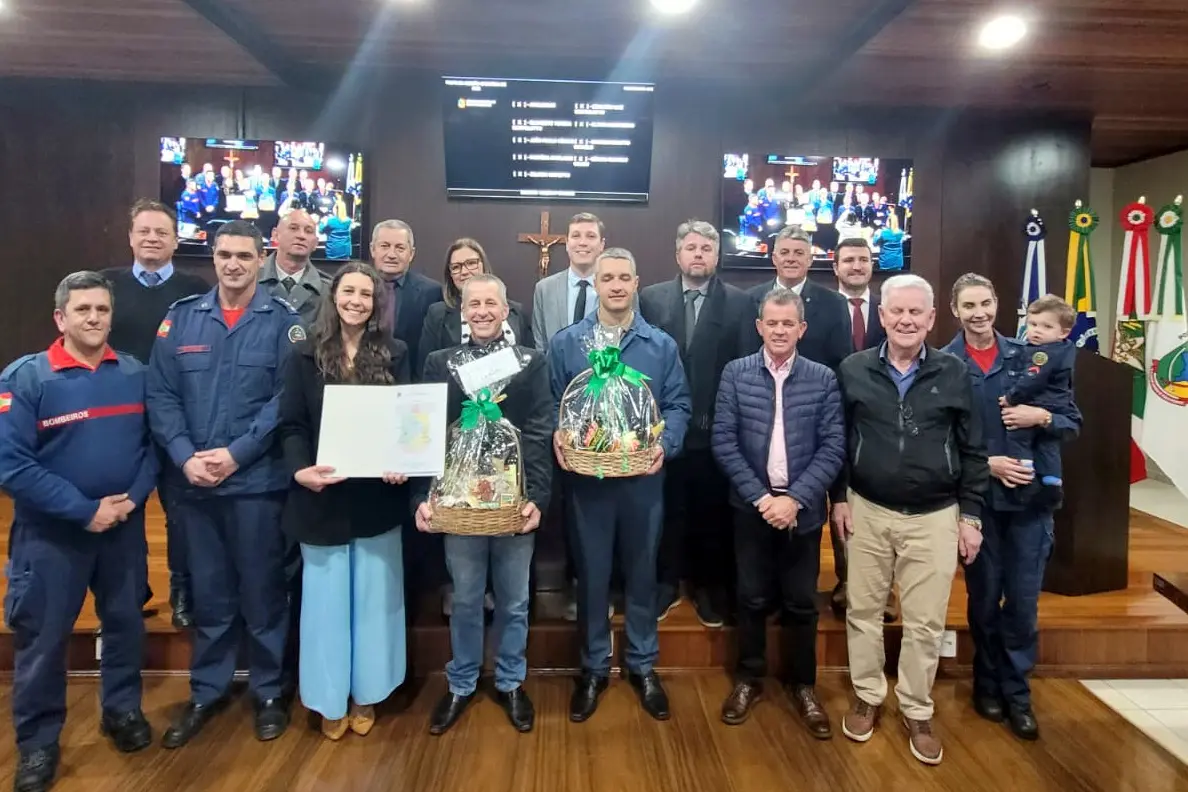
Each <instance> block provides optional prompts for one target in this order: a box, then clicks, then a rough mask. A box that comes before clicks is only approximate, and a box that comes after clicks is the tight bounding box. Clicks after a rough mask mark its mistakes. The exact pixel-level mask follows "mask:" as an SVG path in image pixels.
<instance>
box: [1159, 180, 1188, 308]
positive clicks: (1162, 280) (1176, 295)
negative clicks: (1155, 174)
mask: <svg viewBox="0 0 1188 792" xmlns="http://www.w3.org/2000/svg"><path fill="white" fill-rule="evenodd" d="M1183 202H1184V199H1183V196H1178V197H1177V198H1176V201H1175V203H1171V204H1168V205H1167V206H1165V207H1163V208H1162V209H1160V210H1159V212H1158V214H1156V216H1155V230H1156V231H1158V232H1159V236H1160V239H1159V265H1158V267H1157V269H1156V270H1155V313H1156V314H1158V315H1159V316H1161V317H1173V316H1183V315H1184V264H1183V247H1182V236H1183V232H1184V210H1183V206H1182V204H1183Z"/></svg>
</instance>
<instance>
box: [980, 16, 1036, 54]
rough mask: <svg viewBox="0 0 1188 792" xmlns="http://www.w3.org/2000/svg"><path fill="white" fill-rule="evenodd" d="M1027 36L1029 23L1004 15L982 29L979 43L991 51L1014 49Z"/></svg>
mask: <svg viewBox="0 0 1188 792" xmlns="http://www.w3.org/2000/svg"><path fill="white" fill-rule="evenodd" d="M1025 35H1027V23H1026V22H1024V21H1023V18H1022V17H1019V16H1016V15H1014V14H1004V15H1003V16H1000V17H995V18H994V19H991V20H990V21H989V22H987V23H986V24H985V25H984V26H983V27H982V32H981V33H979V34H978V43H979V44H980V45H982V46H983V47H984V48H986V49H989V50H1003V49H1007V48H1008V47H1013V46H1015V45H1016V44H1018V43H1019V42H1020V41H1022V40H1023V37H1024V36H1025Z"/></svg>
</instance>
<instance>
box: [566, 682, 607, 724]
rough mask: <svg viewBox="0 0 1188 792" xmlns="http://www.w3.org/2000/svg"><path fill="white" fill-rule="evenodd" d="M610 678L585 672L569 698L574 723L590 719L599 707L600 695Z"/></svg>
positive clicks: (570, 714) (570, 716)
mask: <svg viewBox="0 0 1188 792" xmlns="http://www.w3.org/2000/svg"><path fill="white" fill-rule="evenodd" d="M608 684H609V680H608V679H607V678H606V677H604V676H597V675H595V674H591V673H589V672H583V673H582V675H581V677H580V678H579V679H578V681H577V687H576V688H575V689H574V691H573V697H572V698H570V699H569V719H570V720H571V721H573V722H574V723H583V722H585V721H587V720H589V719H590V716H591V715H593V714H594V711H595V710H596V709H598V697H599V696H601V695H602V692H603V691H604V690H606V686H607V685H608Z"/></svg>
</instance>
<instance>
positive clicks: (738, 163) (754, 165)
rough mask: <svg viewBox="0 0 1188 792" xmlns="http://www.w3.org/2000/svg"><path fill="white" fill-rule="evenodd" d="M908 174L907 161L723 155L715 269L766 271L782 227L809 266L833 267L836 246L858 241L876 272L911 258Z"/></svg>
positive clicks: (911, 176)
mask: <svg viewBox="0 0 1188 792" xmlns="http://www.w3.org/2000/svg"><path fill="white" fill-rule="evenodd" d="M914 191H915V169H914V168H913V167H912V161H911V160H906V159H882V158H879V157H849V156H846V157H818V156H800V155H789V154H761V153H757V152H747V151H732V152H728V153H727V154H725V155H724V156H723V158H722V218H721V221H722V266H723V267H724V268H726V269H764V270H765V269H768V268H769V267H771V249H772V243H773V241H774V239H775V236H776V234H777V233H779V231H780V229H781V228H783V227H784V226H787V225H796V226H800V227H801V228H803V229H804V230H805V231H806V232H807V233H808V234H809V236H810V237H811V238H812V242H813V265H812V266H813V269H821V270H828V269H832V267H833V259H834V254H835V253H836V251H837V243H838V242H839V241H840V240H842V239H847V238H850V237H862V238H863V239H866V240H867V241H868V242H870V244H871V247H872V248H873V250H874V261H875V270H876V271H887V272H892V271H907V270H910V269H911V260H912V223H913V221H914V215H913V211H912V195H913V193H914Z"/></svg>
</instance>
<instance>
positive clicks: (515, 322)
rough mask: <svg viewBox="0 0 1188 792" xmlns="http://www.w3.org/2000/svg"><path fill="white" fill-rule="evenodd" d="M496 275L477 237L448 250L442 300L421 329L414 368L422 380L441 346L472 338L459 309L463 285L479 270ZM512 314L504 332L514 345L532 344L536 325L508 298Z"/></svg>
mask: <svg viewBox="0 0 1188 792" xmlns="http://www.w3.org/2000/svg"><path fill="white" fill-rule="evenodd" d="M480 272H481V273H484V274H492V273H491V263H490V262H489V261H488V260H487V253H486V251H484V250H483V246H482V245H480V244H479V243H478V242H477V241H476V240H474V239H469V238H467V237H463V238H462V239H458V240H455V241H454V243H453V244H452V245H450V246H449V247H448V248H447V249H446V261H445V269H444V270H443V271H442V277H441V283H442V286H441V299H442V301H441V302H439V303H434V304H433V305H431V306H429V310H428V312H426V314H425V324H424V326H423V327H422V329H421V343H420V346H419V347H418V348H417V361H416V368H415V369H414V371H416V372H417V375H418V379H419V378H420V375H421V374H423V373H424V371H425V360H426V359H428V357H429V355H430V354H431V353H433V352H436V351H437V350H439V349H450V348H452V347H456V346H458V345H459V344H465V343H466V342H467V341H469V340H470V332H469V330H468V329H467V327H466V324H465V323H464V322H463V321H462V311H461V309H460V308H459V301H460V296H461V294H462V284H463V283H466V281H468V280H470V279H471V278H473V277H474V276H475V275H477V274H479V273H480ZM507 305H508V308H509V311H508V316H507V320H506V321H505V322H504V323H503V335H504V338H506V339H507V342H508V343H509V344H511V345H513V346H514V345H516V344H526V345H531V343H532V325H531V324H530V322H529V318H528V316H527V315H525V313H524V308H523V306H521V305H520V304H519V303H517V302H512V301H510V300H509V301H508V304H507Z"/></svg>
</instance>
